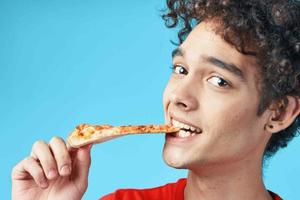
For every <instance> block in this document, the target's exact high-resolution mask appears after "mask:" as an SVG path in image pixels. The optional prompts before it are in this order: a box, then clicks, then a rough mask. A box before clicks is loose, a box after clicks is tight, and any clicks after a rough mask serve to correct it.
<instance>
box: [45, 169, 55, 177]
mask: <svg viewBox="0 0 300 200" xmlns="http://www.w3.org/2000/svg"><path fill="white" fill-rule="evenodd" d="M56 175H57V172H56V170H54V169H51V170H50V171H49V172H48V175H47V177H48V179H53V178H55V177H56Z"/></svg>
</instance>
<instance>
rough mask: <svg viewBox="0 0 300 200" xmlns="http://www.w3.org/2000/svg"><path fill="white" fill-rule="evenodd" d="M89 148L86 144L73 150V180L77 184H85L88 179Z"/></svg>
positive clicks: (90, 146)
mask: <svg viewBox="0 0 300 200" xmlns="http://www.w3.org/2000/svg"><path fill="white" fill-rule="evenodd" d="M91 148H92V145H91V144H90V145H87V146H84V147H82V148H79V149H78V150H77V151H76V152H74V154H75V155H74V161H73V163H74V166H73V169H74V171H73V173H74V181H75V182H77V183H79V184H86V185H87V181H88V175H89V169H90V166H91Z"/></svg>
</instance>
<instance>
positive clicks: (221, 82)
mask: <svg viewBox="0 0 300 200" xmlns="http://www.w3.org/2000/svg"><path fill="white" fill-rule="evenodd" d="M208 82H210V83H211V84H213V85H215V86H217V87H226V86H229V84H228V82H227V81H225V80H224V79H223V78H221V77H219V76H213V77H211V78H209V79H208Z"/></svg>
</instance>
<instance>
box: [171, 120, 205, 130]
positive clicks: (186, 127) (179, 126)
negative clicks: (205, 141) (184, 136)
mask: <svg viewBox="0 0 300 200" xmlns="http://www.w3.org/2000/svg"><path fill="white" fill-rule="evenodd" d="M172 124H173V126H175V127H177V128H184V129H187V130H191V131H192V132H195V131H196V132H197V133H200V132H201V130H200V129H199V128H196V127H193V126H190V125H187V124H184V123H181V122H179V121H176V120H174V119H172Z"/></svg>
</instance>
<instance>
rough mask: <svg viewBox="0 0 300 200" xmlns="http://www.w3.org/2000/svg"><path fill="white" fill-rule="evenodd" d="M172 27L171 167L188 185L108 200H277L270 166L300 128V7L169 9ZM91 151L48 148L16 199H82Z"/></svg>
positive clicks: (24, 165) (225, 4) (19, 184)
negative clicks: (267, 171) (175, 42)
mask: <svg viewBox="0 0 300 200" xmlns="http://www.w3.org/2000/svg"><path fill="white" fill-rule="evenodd" d="M167 5H168V8H169V11H168V12H167V13H166V14H165V15H164V16H163V18H164V19H165V20H166V23H167V26H169V27H175V26H176V25H178V24H183V27H181V29H180V31H179V34H178V36H179V39H180V46H179V47H178V48H176V49H175V50H174V51H173V68H172V70H173V73H172V75H171V77H170V81H169V83H168V85H167V87H166V89H165V93H164V111H165V119H166V123H167V124H172V125H174V126H176V127H180V128H181V130H180V131H179V132H178V133H174V134H172V135H167V136H166V141H165V146H164V150H163V155H164V160H165V162H166V163H167V164H168V165H169V166H171V167H174V168H180V169H188V171H189V173H188V177H187V179H180V180H179V181H178V182H176V183H170V184H167V185H165V186H161V187H157V188H149V189H140V190H135V189H130V190H117V191H116V192H114V193H112V194H109V195H107V196H105V197H103V198H102V199H104V200H112V199H123V200H125V199H126V200H129V199H130V200H135V199H138V200H140V199H150V200H152V199H153V200H154V199H157V200H158V199H167V200H169V199H170V200H171V199H176V200H183V199H185V200H198V199H199V200H201V199H203V200H219V199H222V200H241V199H243V200H253V199H255V200H271V199H277V200H279V199H280V197H279V196H278V195H276V194H275V193H273V192H271V191H268V190H267V189H266V188H265V186H264V183H263V180H262V163H263V160H264V159H267V158H269V157H271V156H272V155H273V154H274V153H275V152H276V151H277V150H278V149H279V148H281V147H285V146H286V145H287V143H288V141H290V140H291V139H292V138H293V137H294V136H295V134H296V132H297V129H298V127H299V119H298V117H299V112H300V106H299V101H300V100H299V96H300V87H299V81H300V80H299V74H300V24H299V22H298V19H299V16H300V3H299V2H297V1H283V0H276V1H271V0H268V1H257V0H256V1H254V0H250V1H237V0H232V1H230V0H207V1H205V0H195V1H184V0H168V1H167ZM90 148H91V146H86V147H84V148H81V149H78V150H73V149H68V148H67V146H66V145H65V143H64V141H63V140H62V139H60V138H58V137H54V138H53V139H52V140H51V141H50V142H49V144H46V143H44V142H41V141H38V142H36V143H35V144H34V145H33V148H32V153H31V155H30V156H29V157H28V158H25V159H24V160H23V161H21V162H20V163H19V164H17V165H16V167H15V168H14V169H13V172H12V184H13V185H12V196H13V199H74V200H75V199H81V197H82V196H83V194H84V192H85V190H86V188H87V183H88V171H89V166H90V160H91V158H90Z"/></svg>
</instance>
